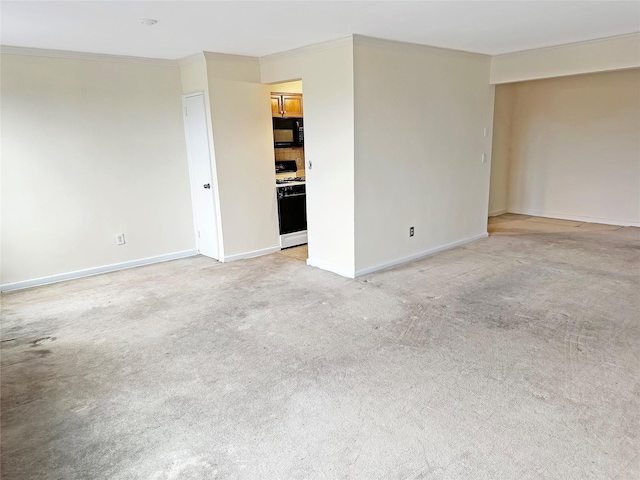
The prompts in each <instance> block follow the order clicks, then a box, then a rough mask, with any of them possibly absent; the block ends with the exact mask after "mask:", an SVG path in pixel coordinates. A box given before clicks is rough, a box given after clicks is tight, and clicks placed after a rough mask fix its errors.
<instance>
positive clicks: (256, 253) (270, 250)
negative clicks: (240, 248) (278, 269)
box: [220, 245, 281, 262]
mask: <svg viewBox="0 0 640 480" xmlns="http://www.w3.org/2000/svg"><path fill="white" fill-rule="evenodd" d="M280 250H281V249H280V245H276V246H274V247H269V248H263V249H261V250H254V251H252V252H244V253H236V254H233V255H226V256H222V257H220V261H221V262H235V261H236V260H244V259H247V258H255V257H261V256H262V255H269V254H270V253H275V252H279V251H280Z"/></svg>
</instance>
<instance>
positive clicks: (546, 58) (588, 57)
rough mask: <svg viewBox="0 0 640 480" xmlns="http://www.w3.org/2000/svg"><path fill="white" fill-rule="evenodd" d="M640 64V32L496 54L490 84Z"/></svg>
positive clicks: (493, 59)
mask: <svg viewBox="0 0 640 480" xmlns="http://www.w3.org/2000/svg"><path fill="white" fill-rule="evenodd" d="M638 67H640V33H633V34H630V35H620V36H615V37H609V38H601V39H597V40H592V41H590V42H580V43H573V44H569V45H559V46H556V47H549V48H539V49H535V50H527V51H525V52H515V53H508V54H505V55H497V56H495V57H493V58H492V59H491V83H510V82H521V81H524V80H535V79H541V78H552V77H560V76H565V75H576V74H583V73H595V72H606V71H612V70H623V69H628V68H638Z"/></svg>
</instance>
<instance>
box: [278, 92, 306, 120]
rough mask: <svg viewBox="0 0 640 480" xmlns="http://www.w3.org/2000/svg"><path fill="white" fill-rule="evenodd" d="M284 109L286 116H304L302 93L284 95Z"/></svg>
mask: <svg viewBox="0 0 640 480" xmlns="http://www.w3.org/2000/svg"><path fill="white" fill-rule="evenodd" d="M282 109H283V110H284V116H285V117H302V95H300V94H285V95H282Z"/></svg>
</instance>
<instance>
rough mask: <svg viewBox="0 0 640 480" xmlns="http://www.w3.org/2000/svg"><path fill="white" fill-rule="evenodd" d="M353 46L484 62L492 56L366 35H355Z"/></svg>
mask: <svg viewBox="0 0 640 480" xmlns="http://www.w3.org/2000/svg"><path fill="white" fill-rule="evenodd" d="M353 44H354V45H360V46H364V47H375V48H385V49H388V50H400V51H404V52H409V53H411V52H413V53H420V54H431V55H433V54H438V53H447V54H458V55H464V56H468V57H474V58H478V57H483V60H489V59H490V58H491V55H487V54H485V53H475V52H468V51H466V50H456V49H453V48H445V47H437V46H435V45H423V44H420V43H409V42H401V41H398V40H387V39H384V38H376V37H368V36H366V35H353Z"/></svg>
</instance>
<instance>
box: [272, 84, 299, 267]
mask: <svg viewBox="0 0 640 480" xmlns="http://www.w3.org/2000/svg"><path fill="white" fill-rule="evenodd" d="M269 87H270V89H271V95H270V97H271V116H272V127H273V143H274V170H275V176H276V179H275V181H276V199H277V204H278V227H279V233H280V247H281V249H282V250H281V252H280V253H282V254H283V255H285V256H287V257H289V258H292V259H295V260H301V261H305V262H306V260H307V258H308V235H307V189H306V169H305V166H306V164H305V148H304V140H305V134H304V104H303V92H302V81H301V80H297V81H290V82H285V83H278V84H271V85H269Z"/></svg>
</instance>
